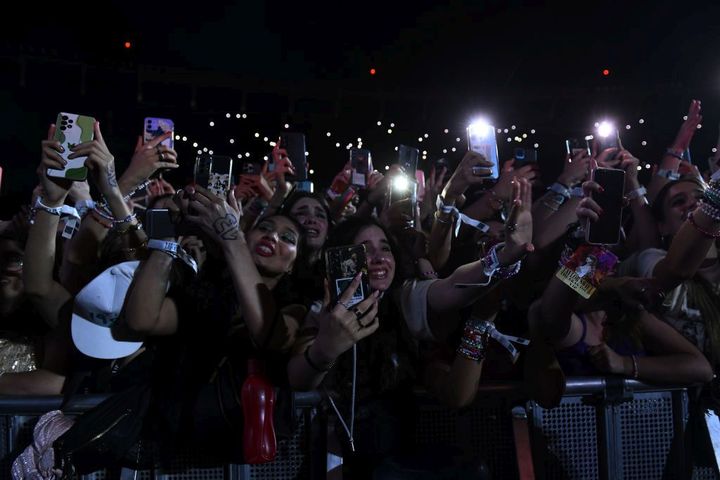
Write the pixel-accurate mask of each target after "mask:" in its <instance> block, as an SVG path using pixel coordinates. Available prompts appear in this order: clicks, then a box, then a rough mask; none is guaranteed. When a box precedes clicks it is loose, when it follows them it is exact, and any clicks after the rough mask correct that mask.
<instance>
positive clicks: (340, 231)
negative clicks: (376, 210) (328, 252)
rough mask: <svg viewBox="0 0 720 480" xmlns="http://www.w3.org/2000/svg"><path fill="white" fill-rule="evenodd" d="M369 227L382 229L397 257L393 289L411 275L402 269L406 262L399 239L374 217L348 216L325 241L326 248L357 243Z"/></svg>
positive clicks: (394, 255)
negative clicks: (356, 240)
mask: <svg viewBox="0 0 720 480" xmlns="http://www.w3.org/2000/svg"><path fill="white" fill-rule="evenodd" d="M368 227H377V228H379V229H380V230H382V231H383V233H384V234H385V237H386V238H387V240H388V243H389V244H390V251H391V252H392V254H393V257H394V258H395V277H394V278H393V281H392V283H391V284H390V289H392V288H394V287H396V286H397V285H400V284H402V282H403V281H404V280H405V279H406V278H408V277H409V276H410V275H409V273H408V272H405V271H402V270H401V266H402V265H403V264H404V263H405V262H403V261H402V259H403V256H402V251H401V250H400V248H399V247H398V243H397V240H396V239H395V237H394V236H393V235H392V234H391V233H390V231H389V230H388V229H387V228H385V226H384V225H382V224H381V223H380V222H378V221H377V220H375V219H374V218H372V217H369V218H363V217H348V218H346V219H345V220H343V221H341V222H340V223H338V224H337V226H336V227H335V228H334V229H333V230H332V231H331V232H330V234H329V235H328V240H327V242H325V248H330V247H339V246H342V245H353V244H354V243H355V238H356V237H357V236H358V235H359V234H360V232H361V231H362V230H364V229H366V228H368Z"/></svg>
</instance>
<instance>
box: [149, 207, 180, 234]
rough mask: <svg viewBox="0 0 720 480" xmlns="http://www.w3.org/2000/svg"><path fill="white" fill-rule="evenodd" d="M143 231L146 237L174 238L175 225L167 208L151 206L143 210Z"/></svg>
mask: <svg viewBox="0 0 720 480" xmlns="http://www.w3.org/2000/svg"><path fill="white" fill-rule="evenodd" d="M144 225H145V231H146V233H147V236H148V238H157V239H163V238H174V237H175V236H176V234H175V225H174V224H173V222H172V219H171V218H170V210H168V209H167V208H151V209H148V210H146V211H145V222H144Z"/></svg>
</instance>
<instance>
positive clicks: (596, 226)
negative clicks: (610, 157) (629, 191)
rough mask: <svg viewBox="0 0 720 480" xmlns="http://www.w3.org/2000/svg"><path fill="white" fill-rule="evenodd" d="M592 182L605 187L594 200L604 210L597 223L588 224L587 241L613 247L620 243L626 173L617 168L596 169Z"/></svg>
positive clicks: (595, 195)
mask: <svg viewBox="0 0 720 480" xmlns="http://www.w3.org/2000/svg"><path fill="white" fill-rule="evenodd" d="M592 180H593V181H595V182H597V183H598V184H599V185H600V186H601V187H603V191H602V192H593V193H592V199H593V200H595V202H597V204H598V205H599V206H600V208H602V210H603V213H602V215H600V219H599V220H598V221H597V222H588V224H587V225H586V227H585V240H586V241H587V242H588V243H590V244H593V245H613V244H616V243H618V242H619V241H620V227H621V226H622V211H623V197H624V195H625V171H624V170H620V169H617V168H596V169H595V170H593V173H592Z"/></svg>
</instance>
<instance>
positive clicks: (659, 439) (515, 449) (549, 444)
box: [0, 377, 720, 480]
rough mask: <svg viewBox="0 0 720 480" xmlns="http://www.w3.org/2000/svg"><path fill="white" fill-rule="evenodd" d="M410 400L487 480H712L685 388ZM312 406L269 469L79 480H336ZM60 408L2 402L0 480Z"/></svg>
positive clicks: (603, 380) (320, 414)
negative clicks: (552, 397)
mask: <svg viewBox="0 0 720 480" xmlns="http://www.w3.org/2000/svg"><path fill="white" fill-rule="evenodd" d="M103 398H106V397H105V396H104V395H85V396H76V397H74V398H73V399H72V400H71V401H70V402H69V403H68V404H67V405H65V407H64V411H65V412H67V413H68V414H80V413H82V412H84V411H86V410H88V409H90V408H92V407H93V406H94V405H97V403H99V402H100V401H101V400H102V399H103ZM416 398H417V402H418V408H419V412H420V414H419V418H418V422H417V424H416V431H415V438H416V441H417V443H418V444H419V445H422V446H432V445H443V446H444V447H447V446H456V447H457V451H458V452H459V454H460V456H461V457H463V456H464V457H465V458H467V459H481V460H482V462H483V463H484V464H485V465H486V466H487V468H488V469H489V471H490V472H491V475H492V477H491V478H493V479H513V478H522V479H523V480H525V479H529V478H538V479H547V480H555V479H573V480H574V479H578V480H584V479H601V480H605V479H626V480H633V479H639V480H640V479H642V480H652V479H658V480H660V479H674V478H678V479H686V478H693V479H698V480H704V479H719V480H720V475H718V473H717V464H716V463H715V461H714V456H712V447H711V446H710V442H706V444H705V445H703V449H701V450H704V451H705V455H704V457H705V458H704V459H700V460H699V461H698V454H697V452H688V451H687V440H688V435H689V434H688V424H689V420H690V414H691V403H690V400H689V396H688V389H687V388H686V387H680V386H679V387H668V386H655V385H648V384H644V383H641V382H637V381H635V380H628V379H622V378H619V377H569V378H568V379H567V387H566V391H565V395H564V396H563V398H562V401H561V403H560V405H559V406H558V407H556V408H554V409H550V410H548V409H544V408H542V407H540V406H539V405H537V404H536V403H535V402H533V401H530V400H528V398H527V395H526V392H525V391H524V388H523V385H522V384H521V383H515V382H508V383H493V384H483V385H481V387H480V389H479V392H478V396H477V399H476V401H475V402H474V403H473V404H472V405H471V406H468V407H465V408H461V409H450V408H447V407H444V406H442V405H440V404H439V403H438V402H437V401H435V400H434V399H433V398H432V397H430V396H429V395H428V394H427V393H425V392H422V391H419V392H417V395H416ZM320 400H321V398H320V395H319V393H318V392H307V393H301V392H297V393H295V398H294V406H295V408H296V414H297V417H298V423H297V429H296V431H295V433H294V434H293V436H292V437H291V438H287V439H283V440H281V441H280V442H279V444H278V456H277V459H276V461H274V462H272V463H269V464H264V465H208V464H207V463H205V462H203V461H200V460H198V459H197V458H195V456H194V455H191V454H189V453H187V452H181V453H180V454H179V455H178V458H177V461H174V462H173V464H172V465H164V466H163V467H162V468H157V469H155V470H152V471H147V470H143V471H139V472H132V471H121V472H105V471H102V472H97V473H94V474H91V475H87V476H85V477H84V478H85V479H87V480H106V479H108V480H109V479H112V478H133V479H136V480H154V479H186V480H215V479H218V480H220V479H231V480H235V479H257V480H263V479H267V480H290V479H320V478H340V477H339V469H338V468H333V467H337V465H338V463H340V462H341V458H339V457H338V456H334V455H328V448H327V445H328V431H331V430H332V429H331V428H329V427H328V418H326V416H325V413H324V411H322V410H321V409H320V408H319V405H320ZM61 403H62V397H55V396H43V397H29V396H0V458H1V459H2V463H1V464H0V479H4V478H10V476H9V473H6V472H9V470H10V465H11V463H12V461H13V460H14V458H15V457H16V456H17V454H18V453H19V452H20V451H22V449H23V448H24V447H25V446H27V445H28V444H29V442H30V441H31V438H32V427H33V426H34V424H35V422H36V421H37V418H38V417H39V416H41V415H42V414H44V413H45V412H48V411H51V410H56V409H58V408H59V407H60V405H61ZM701 412H702V411H701ZM330 423H332V417H330ZM701 423H702V422H701ZM703 435H705V437H703ZM695 437H698V435H697V432H695ZM698 438H700V441H702V438H707V431H705V432H704V433H703V432H702V431H700V436H699V437H698ZM698 438H695V443H694V444H693V445H694V448H695V449H698V448H699V444H698ZM445 451H447V448H445ZM708 452H709V453H708ZM689 462H690V463H689ZM331 470H332V472H331V473H328V472H329V471H331ZM688 472H689V473H688Z"/></svg>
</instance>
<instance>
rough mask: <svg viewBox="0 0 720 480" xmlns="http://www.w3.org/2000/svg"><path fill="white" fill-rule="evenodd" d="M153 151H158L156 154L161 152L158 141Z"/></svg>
mask: <svg viewBox="0 0 720 480" xmlns="http://www.w3.org/2000/svg"><path fill="white" fill-rule="evenodd" d="M155 151H156V152H157V153H158V155H160V154H161V153H162V151H161V150H160V144H159V143H158V144H157V145H155Z"/></svg>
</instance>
